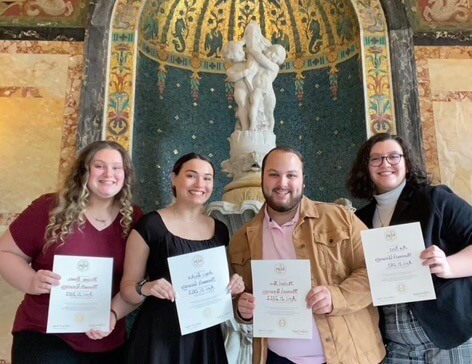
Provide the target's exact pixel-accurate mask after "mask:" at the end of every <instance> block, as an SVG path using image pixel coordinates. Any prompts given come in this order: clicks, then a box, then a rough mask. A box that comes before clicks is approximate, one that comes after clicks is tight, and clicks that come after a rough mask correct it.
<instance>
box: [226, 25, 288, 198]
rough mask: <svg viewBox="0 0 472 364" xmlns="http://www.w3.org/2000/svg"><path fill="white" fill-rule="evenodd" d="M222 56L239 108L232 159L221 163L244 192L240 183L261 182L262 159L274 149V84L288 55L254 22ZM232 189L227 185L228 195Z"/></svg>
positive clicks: (231, 152)
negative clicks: (259, 180)
mask: <svg viewBox="0 0 472 364" xmlns="http://www.w3.org/2000/svg"><path fill="white" fill-rule="evenodd" d="M222 55H223V58H224V59H225V60H226V61H227V62H229V63H230V66H229V67H228V68H227V71H226V73H227V76H228V80H229V81H231V82H233V83H234V99H235V101H236V104H237V105H238V106H237V110H236V118H237V120H236V126H235V131H234V132H233V133H232V134H231V138H230V149H231V150H230V159H229V160H225V161H224V162H223V163H222V168H223V171H224V172H226V174H227V175H228V176H230V177H233V183H234V182H236V181H239V183H238V184H237V186H238V187H237V188H241V181H240V180H246V181H247V180H248V179H250V180H256V179H258V178H259V174H258V173H259V172H260V169H261V164H262V159H263V158H264V156H265V154H266V153H267V152H268V151H269V150H271V149H272V148H273V147H275V134H274V124H275V121H274V110H275V104H276V98H275V92H274V89H273V86H272V83H273V82H274V80H275V78H276V77H277V75H278V73H279V70H280V65H282V64H283V63H284V61H285V57H286V51H285V48H284V47H283V46H281V45H279V44H271V42H270V41H269V40H268V39H266V38H265V37H264V36H263V35H262V32H261V28H260V26H259V25H258V24H257V23H255V22H251V23H249V24H248V25H247V27H246V29H245V30H244V36H243V38H242V39H241V40H239V41H229V42H228V43H226V44H225V45H224V46H223V49H222ZM243 185H244V183H243ZM231 187H232V186H231V184H230V185H228V186H227V188H226V189H225V192H228V191H227V190H228V189H231ZM233 187H234V184H233ZM244 187H248V186H244ZM258 187H259V186H258ZM246 197H247V196H246Z"/></svg>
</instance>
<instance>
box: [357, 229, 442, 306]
mask: <svg viewBox="0 0 472 364" xmlns="http://www.w3.org/2000/svg"><path fill="white" fill-rule="evenodd" d="M361 237H362V245H363V247H364V255H365V261H366V265H367V273H368V275H369V282H370V290H371V293H372V301H373V303H374V306H382V305H391V304H397V303H406V302H416V301H426V300H432V299H435V298H436V293H435V291H434V286H433V279H432V277H431V273H430V271H429V268H428V267H427V266H424V265H422V260H421V259H420V253H421V252H422V251H423V250H424V248H425V247H424V240H423V235H422V233H421V227H420V224H419V223H418V222H415V223H410V224H402V225H394V226H388V227H384V228H378V229H370V230H364V231H362V232H361Z"/></svg>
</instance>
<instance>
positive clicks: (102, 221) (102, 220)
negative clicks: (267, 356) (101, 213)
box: [94, 217, 108, 225]
mask: <svg viewBox="0 0 472 364" xmlns="http://www.w3.org/2000/svg"><path fill="white" fill-rule="evenodd" d="M94 219H95V221H98V222H101V223H102V224H103V225H105V224H106V223H107V220H108V219H99V218H98V217H94Z"/></svg>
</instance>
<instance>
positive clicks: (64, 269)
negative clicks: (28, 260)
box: [46, 255, 113, 333]
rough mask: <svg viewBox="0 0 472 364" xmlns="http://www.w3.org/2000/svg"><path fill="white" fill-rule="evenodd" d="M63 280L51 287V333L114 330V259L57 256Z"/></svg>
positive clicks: (49, 317) (56, 265)
mask: <svg viewBox="0 0 472 364" xmlns="http://www.w3.org/2000/svg"><path fill="white" fill-rule="evenodd" d="M53 271H54V272H55V273H57V274H59V275H60V276H61V283H60V284H59V285H58V286H55V287H53V288H52V289H51V295H50V298H49V312H48V323H47V329H46V332H47V333H79V332H87V331H89V330H90V329H97V330H103V331H108V330H109V329H110V306H111V282H112V274H113V258H98V257H82V256H70V255H55V256H54V264H53Z"/></svg>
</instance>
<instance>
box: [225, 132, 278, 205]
mask: <svg viewBox="0 0 472 364" xmlns="http://www.w3.org/2000/svg"><path fill="white" fill-rule="evenodd" d="M229 144H230V158H229V159H227V160H225V161H223V163H221V167H222V170H223V172H225V173H226V174H227V175H228V176H229V177H233V183H235V182H238V181H240V180H250V179H252V178H253V177H252V175H253V174H254V173H255V172H260V171H261V167H262V160H263V159H264V156H265V155H266V154H267V153H268V152H269V151H270V150H271V149H273V148H275V134H274V133H273V132H271V131H252V130H236V131H234V132H233V133H232V134H231V138H230V141H229ZM244 183H246V184H249V185H251V186H252V183H253V182H247V181H246V182H244ZM230 185H231V183H230ZM258 186H260V180H259V182H258ZM227 189H228V190H229V189H233V188H231V187H229V185H228V186H227V188H226V189H225V190H227ZM258 199H259V198H258ZM261 201H262V199H261ZM238 202H239V201H238Z"/></svg>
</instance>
